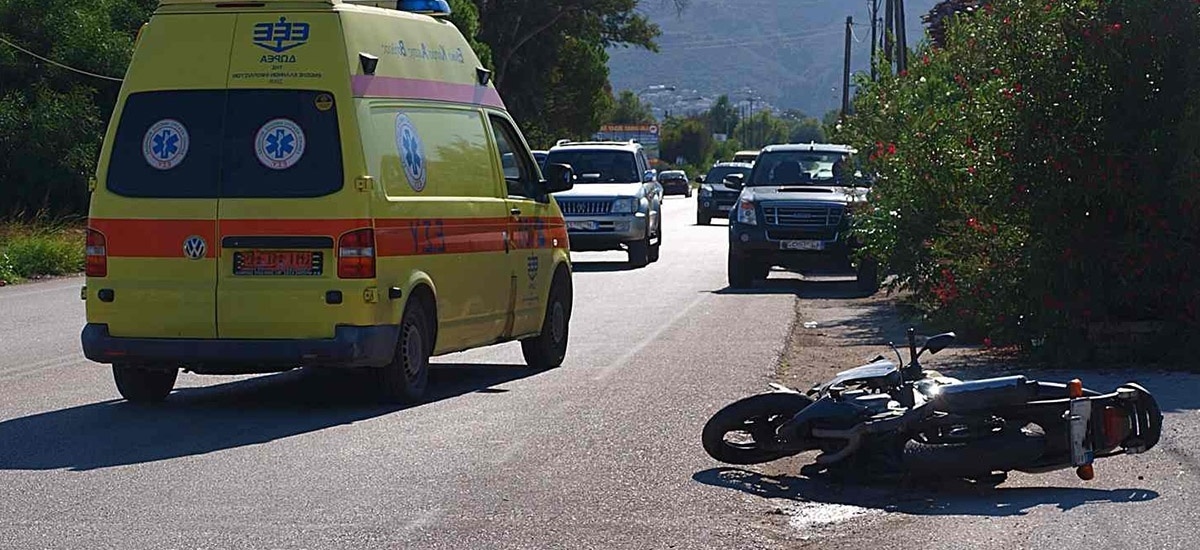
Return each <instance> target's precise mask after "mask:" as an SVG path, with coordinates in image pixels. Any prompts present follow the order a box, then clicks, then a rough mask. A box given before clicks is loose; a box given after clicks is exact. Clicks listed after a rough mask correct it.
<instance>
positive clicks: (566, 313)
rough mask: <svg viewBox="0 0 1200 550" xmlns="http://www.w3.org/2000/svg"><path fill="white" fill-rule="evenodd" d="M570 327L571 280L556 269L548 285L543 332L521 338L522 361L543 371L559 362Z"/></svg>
mask: <svg viewBox="0 0 1200 550" xmlns="http://www.w3.org/2000/svg"><path fill="white" fill-rule="evenodd" d="M570 329H571V284H570V279H569V278H568V277H567V276H566V275H564V274H563V273H562V272H559V274H558V275H556V276H555V277H554V282H553V283H552V284H551V286H550V301H549V302H548V303H547V304H546V319H545V320H544V321H542V332H541V334H539V335H537V336H536V337H534V338H527V339H525V340H521V353H522V354H523V355H524V356H525V364H527V365H529V366H530V367H531V368H535V369H539V370H545V369H553V368H557V367H559V366H561V365H562V363H563V360H564V359H566V358H567V339H568V336H569V335H570Z"/></svg>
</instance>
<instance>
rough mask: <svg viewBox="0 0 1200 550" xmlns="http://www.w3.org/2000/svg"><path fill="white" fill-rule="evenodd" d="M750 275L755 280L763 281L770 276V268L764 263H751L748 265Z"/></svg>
mask: <svg viewBox="0 0 1200 550" xmlns="http://www.w3.org/2000/svg"><path fill="white" fill-rule="evenodd" d="M750 274H751V276H753V277H754V279H755V280H758V281H765V280H767V277H770V276H771V266H769V265H767V264H764V263H757V262H756V263H752V264H750Z"/></svg>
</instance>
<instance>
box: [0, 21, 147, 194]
mask: <svg viewBox="0 0 1200 550" xmlns="http://www.w3.org/2000/svg"><path fill="white" fill-rule="evenodd" d="M156 5H157V2H156V1H154V0H101V1H84V0H46V1H33V0H0V29H3V32H2V33H0V37H2V38H4V39H5V40H7V41H9V42H12V43H15V44H17V45H19V46H21V47H23V48H25V49H28V50H30V51H33V52H36V53H38V54H41V55H43V56H46V57H49V58H51V59H54V60H56V61H59V62H62V63H64V64H67V65H70V66H73V67H78V68H80V69H83V70H86V71H89V72H92V73H98V74H101V75H110V76H113V77H119V76H121V75H123V74H124V73H125V68H126V67H127V66H128V64H129V59H130V56H131V55H132V51H133V38H134V36H135V34H136V33H137V29H138V28H139V27H140V26H141V25H142V23H144V22H145V21H146V20H147V19H148V18H149V16H150V13H151V11H152V10H153V9H154V7H155V6H156ZM119 90H120V83H119V82H113V81H110V80H105V79H100V78H95V77H92V76H85V75H82V74H79V73H75V72H71V71H68V70H65V69H62V68H59V67H56V66H53V65H50V64H46V63H44V62H42V61H39V60H37V59H35V58H33V57H31V56H29V55H27V54H24V53H20V52H18V51H17V50H15V49H13V48H12V47H10V46H7V45H3V44H0V179H2V181H0V212H3V213H18V214H19V213H24V214H26V215H33V214H36V213H42V212H44V213H48V214H67V213H81V212H83V211H84V210H85V209H86V201H87V188H86V181H87V178H88V176H89V175H90V174H91V173H92V172H93V170H94V169H95V162H96V158H97V156H98V155H99V150H100V143H101V141H102V140H103V136H104V130H105V127H106V124H107V122H108V118H109V115H110V113H111V112H112V108H113V105H114V103H115V101H116V97H117V94H118V92H119Z"/></svg>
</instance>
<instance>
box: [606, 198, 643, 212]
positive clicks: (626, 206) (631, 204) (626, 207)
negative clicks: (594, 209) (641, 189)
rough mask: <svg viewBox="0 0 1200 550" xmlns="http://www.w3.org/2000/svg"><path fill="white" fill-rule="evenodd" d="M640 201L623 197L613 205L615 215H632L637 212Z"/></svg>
mask: <svg viewBox="0 0 1200 550" xmlns="http://www.w3.org/2000/svg"><path fill="white" fill-rule="evenodd" d="M637 209H638V200H637V198H636V197H622V198H619V199H617V200H615V201H613V204H612V213H613V214H632V213H634V212H637Z"/></svg>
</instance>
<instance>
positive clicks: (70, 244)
mask: <svg viewBox="0 0 1200 550" xmlns="http://www.w3.org/2000/svg"><path fill="white" fill-rule="evenodd" d="M4 255H5V256H6V257H7V258H8V263H9V264H10V266H11V268H12V271H13V273H14V274H15V275H16V276H18V277H21V278H29V277H36V276H41V275H67V274H71V273H79V272H80V271H83V265H84V255H83V243H82V242H80V241H79V240H78V239H77V238H74V236H73V235H70V234H66V235H63V234H59V235H51V234H36V235H29V236H22V237H17V238H15V239H13V240H12V241H11V242H9V243H8V245H7V246H6V247H5V249H4Z"/></svg>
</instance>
